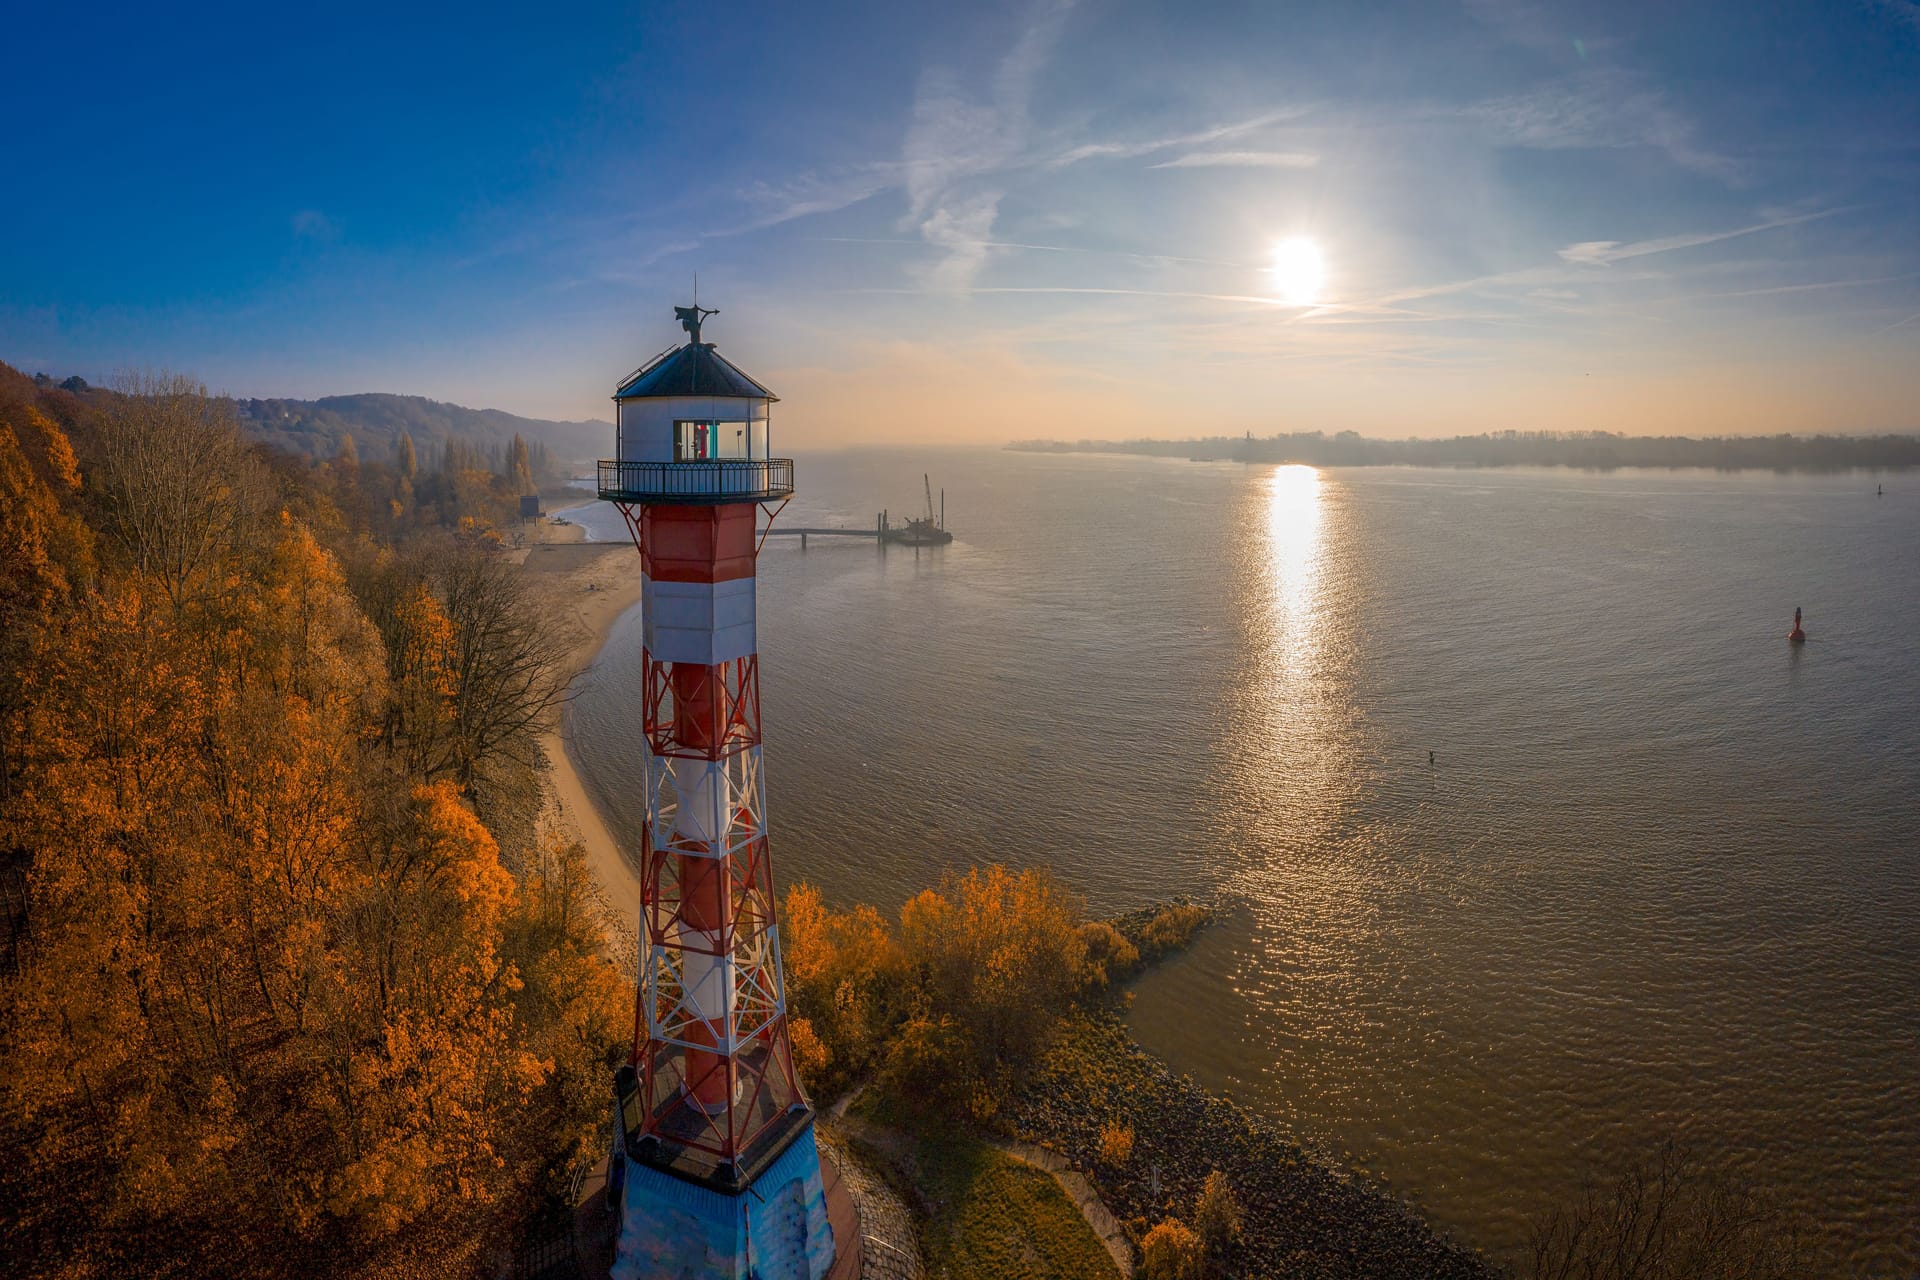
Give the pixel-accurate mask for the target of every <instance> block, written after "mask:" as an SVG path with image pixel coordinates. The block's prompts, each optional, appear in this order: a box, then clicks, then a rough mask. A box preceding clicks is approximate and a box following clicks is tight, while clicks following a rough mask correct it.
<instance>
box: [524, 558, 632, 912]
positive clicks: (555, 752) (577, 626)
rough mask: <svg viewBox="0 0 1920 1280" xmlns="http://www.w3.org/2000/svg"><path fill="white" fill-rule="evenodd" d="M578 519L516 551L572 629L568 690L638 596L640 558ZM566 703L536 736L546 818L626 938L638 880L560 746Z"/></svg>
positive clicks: (587, 675) (588, 674)
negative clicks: (589, 537) (573, 840)
mask: <svg viewBox="0 0 1920 1280" xmlns="http://www.w3.org/2000/svg"><path fill="white" fill-rule="evenodd" d="M584 537H585V531H584V530H582V529H581V528H580V527H579V526H578V525H573V524H556V523H553V522H551V521H542V522H541V523H540V524H538V525H536V526H534V527H533V528H532V529H531V530H529V531H528V541H529V543H530V545H528V546H526V547H524V548H520V549H516V550H515V551H514V552H512V553H511V554H513V555H514V556H516V557H518V558H519V561H520V566H521V570H522V572H524V573H525V574H527V575H528V578H529V579H530V581H531V583H532V585H533V589H534V590H535V591H536V592H538V593H539V594H540V596H541V597H542V598H543V599H544V600H545V601H547V602H548V604H549V607H550V608H551V610H552V614H553V616H555V617H556V618H562V619H564V620H565V621H566V623H567V624H568V626H569V629H570V631H571V633H572V641H573V643H572V646H571V649H570V650H569V653H568V656H567V667H568V670H569V672H570V677H571V678H570V682H569V684H568V694H569V696H571V695H573V694H577V693H578V692H579V691H580V689H581V688H582V687H584V685H585V684H586V682H589V681H591V680H592V679H593V671H594V666H595V660H596V659H597V657H598V656H599V653H600V650H601V647H602V646H603V645H605V644H606V641H607V635H608V633H609V632H611V631H612V630H613V624H614V623H615V622H616V621H618V620H619V618H620V615H621V614H623V613H625V612H626V611H627V610H628V609H631V608H632V607H633V606H634V605H636V604H638V603H639V600H640V564H639V557H638V556H637V555H636V554H635V553H634V550H633V548H632V547H631V546H630V545H628V544H626V543H614V542H585V541H582V539H583V538H584ZM567 732H568V731H567V720H566V712H565V708H564V707H562V708H561V709H560V710H559V711H558V712H556V713H555V715H554V716H553V718H552V720H551V721H550V723H549V724H548V725H547V727H546V728H545V730H544V731H543V732H542V734H541V736H540V745H541V749H542V750H543V751H544V752H545V753H546V757H547V761H548V764H549V766H550V774H549V786H548V801H549V803H550V804H551V805H552V810H551V811H550V813H549V814H548V818H549V820H550V821H552V822H553V823H555V824H556V825H557V826H558V827H559V829H561V830H562V831H565V832H567V833H569V834H571V835H574V836H577V837H578V838H579V840H580V842H581V843H582V844H583V845H584V846H585V847H586V851H587V864H588V866H589V867H591V868H592V870H593V875H594V879H595V880H596V881H597V882H598V883H599V885H600V887H601V888H602V889H604V890H605V891H606V894H607V900H608V903H609V905H610V906H611V907H612V908H613V909H614V910H615V911H616V912H617V913H618V915H619V918H620V920H621V922H622V924H623V926H624V927H625V929H626V930H627V935H628V936H629V937H630V936H632V932H633V930H634V929H635V928H636V927H637V925H638V922H639V908H640V878H639V876H638V875H636V874H635V873H634V870H633V868H632V866H631V865H630V864H629V863H628V862H627V860H626V858H625V857H623V856H622V854H621V852H620V848H619V845H618V844H617V843H615V841H614V838H613V833H612V832H611V831H610V830H609V829H608V828H607V824H606V822H605V821H604V820H603V819H602V818H601V816H600V812H599V810H598V809H597V808H596V807H595V806H594V803H593V800H592V798H591V797H590V796H589V795H588V793H587V787H586V780H585V779H584V778H583V777H582V776H581V773H580V769H579V766H578V764H577V763H576V762H575V760H574V758H573V753H572V752H571V750H569V748H568V745H567Z"/></svg>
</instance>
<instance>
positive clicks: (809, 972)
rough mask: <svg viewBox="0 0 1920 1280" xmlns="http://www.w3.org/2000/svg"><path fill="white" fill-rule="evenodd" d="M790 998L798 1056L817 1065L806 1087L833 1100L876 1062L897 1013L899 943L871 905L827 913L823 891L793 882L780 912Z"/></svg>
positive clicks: (899, 997) (900, 977)
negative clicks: (821, 1092)
mask: <svg viewBox="0 0 1920 1280" xmlns="http://www.w3.org/2000/svg"><path fill="white" fill-rule="evenodd" d="M780 944H781V954H782V958H783V959H784V961H785V966H786V980H787V999H788V1002H789V1004H790V1005H791V1007H792V1008H793V1009H794V1010H795V1012H796V1019H795V1024H794V1032H795V1042H796V1050H795V1051H796V1053H802V1051H801V1050H800V1048H799V1045H800V1044H801V1042H811V1043H809V1044H808V1047H807V1049H806V1050H805V1052H804V1053H802V1056H803V1057H805V1058H807V1059H808V1060H809V1062H810V1065H811V1067H812V1072H811V1074H809V1076H808V1084H809V1085H810V1086H812V1087H815V1088H817V1089H824V1090H826V1091H827V1092H828V1093H829V1095H831V1093H833V1092H837V1091H838V1090H839V1089H840V1088H841V1087H844V1086H845V1085H847V1084H850V1083H851V1082H852V1081H853V1080H854V1079H855V1078H857V1077H858V1076H859V1075H860V1074H861V1073H862V1072H864V1071H865V1070H867V1069H868V1068H869V1067H870V1066H871V1065H872V1064H873V1062H874V1060H875V1057H876V1055H877V1054H878V1052H879V1051H880V1049H881V1047H882V1046H883V1045H884V1043H885V1038H886V1036H887V1034H888V1033H889V1031H890V1030H891V1027H892V1023H893V1022H894V1021H895V1019H896V1018H897V1016H898V1014H899V1013H900V1008H899V1005H900V1003H901V1000H902V984H903V980H904V976H905V973H904V967H903V961H902V957H901V954H900V948H899V945H898V944H897V943H896V942H895V941H894V939H893V937H892V935H891V933H890V932H889V931H888V929H887V923H886V921H885V920H884V919H883V918H882V917H881V915H880V913H879V912H878V911H875V910H874V909H873V908H872V907H870V906H866V905H864V904H863V905H861V906H857V907H854V908H852V909H851V910H848V911H834V910H832V909H830V908H829V907H828V906H827V905H826V903H825V900H824V899H823V898H822V896H821V893H820V890H819V889H817V888H815V887H814V886H813V885H810V884H804V883H803V884H796V885H794V886H793V887H792V888H791V889H789V890H787V895H786V900H785V902H784V903H783V904H782V906H781V912H780Z"/></svg>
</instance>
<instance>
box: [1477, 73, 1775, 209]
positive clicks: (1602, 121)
mask: <svg viewBox="0 0 1920 1280" xmlns="http://www.w3.org/2000/svg"><path fill="white" fill-rule="evenodd" d="M1441 114H1454V115H1459V116H1462V117H1464V118H1466V119H1469V120H1472V121H1475V122H1476V123H1478V124H1479V125H1480V126H1481V127H1482V128H1484V129H1486V130H1487V131H1488V132H1490V133H1491V134H1492V135H1493V137H1494V140H1495V141H1496V142H1499V143H1502V144H1504V145H1507V146H1513V147H1526V148H1530V149H1533V150H1538V151H1565V150H1579V149H1586V148H1626V147H1650V148H1653V149H1654V150H1657V151H1661V152H1664V153H1665V154H1666V155H1667V157H1668V158H1669V159H1671V160H1672V161H1673V162H1674V163H1675V164H1677V165H1679V166H1680V167H1682V168H1684V169H1690V170H1692V171H1694V172H1695V173H1700V174H1704V175H1706V176H1707V177H1711V178H1716V179H1718V180H1720V181H1722V182H1725V183H1728V184H1730V185H1731V184H1737V183H1740V182H1742V181H1744V180H1745V178H1746V166H1745V165H1743V164H1741V163H1740V162H1739V161H1737V160H1735V159H1733V158H1732V157H1730V156H1726V155H1722V154H1720V153H1719V152H1716V151H1714V150H1712V149H1711V148H1710V147H1707V146H1706V145H1704V144H1703V143H1701V142H1700V141H1699V138H1698V130H1697V129H1696V128H1695V126H1694V123H1693V121H1692V120H1691V119H1690V118H1689V117H1688V116H1687V115H1686V114H1685V113H1684V112H1682V111H1681V110H1680V109H1679V108H1678V107H1676V106H1675V105H1674V104H1673V102H1672V101H1671V100H1670V99H1669V98H1668V97H1667V95H1666V94H1665V93H1663V92H1661V91H1660V90H1659V89H1656V88H1653V87H1652V86H1651V85H1649V84H1648V83H1647V82H1646V81H1645V80H1644V79H1643V78H1642V77H1640V76H1638V75H1636V74H1634V73H1632V72H1629V71H1626V70H1623V69H1621V68H1617V67H1595V68H1591V69H1588V70H1584V71H1582V72H1580V73H1578V74H1576V75H1575V76H1574V77H1572V78H1571V79H1568V80H1561V81H1555V82H1553V83H1550V84H1546V85H1542V86H1539V87H1537V88H1535V89H1532V90H1529V91H1527V92H1523V93H1515V94H1507V95H1504V96H1501V97H1498V98H1491V99H1488V100H1487V101H1485V102H1481V103H1478V104H1476V105H1474V106H1471V107H1467V108H1465V109H1464V110H1460V111H1457V112H1445V113H1441Z"/></svg>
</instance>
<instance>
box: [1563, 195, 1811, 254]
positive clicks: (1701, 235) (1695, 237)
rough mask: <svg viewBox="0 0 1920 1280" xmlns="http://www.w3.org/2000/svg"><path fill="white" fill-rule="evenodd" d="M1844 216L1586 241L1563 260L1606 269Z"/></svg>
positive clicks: (1574, 246)
mask: <svg viewBox="0 0 1920 1280" xmlns="http://www.w3.org/2000/svg"><path fill="white" fill-rule="evenodd" d="M1845 212H1846V210H1845V209H1823V210H1821V211H1820V212H1818V213H1802V214H1796V215H1794V216H1792V217H1787V218H1769V219H1768V220H1766V221H1764V222H1756V223H1754V224H1753V225H1752V226H1747V227H1735V228H1734V229H1733V230H1731V231H1701V232H1695V233H1693V234H1690V235H1678V236H1663V237H1661V238H1660V239H1657V240H1636V241H1634V242H1632V243H1631V244H1622V243H1621V242H1620V241H1618V240H1583V241H1581V242H1580V243H1579V244H1570V245H1568V246H1567V247H1566V248H1564V249H1562V250H1560V259H1561V261H1563V262H1571V263H1574V264H1575V265H1578V266H1584V267H1604V266H1608V265H1610V264H1612V263H1615V262H1620V261H1623V260H1625V259H1628V258H1644V257H1647V256H1648V255H1650V254H1655V253H1671V252H1673V251H1674V250H1676V249H1692V248H1695V247H1696V246H1699V245H1703V244H1717V243H1718V242H1720V241H1722V240H1737V239H1739V238H1740V237H1741V236H1750V235H1755V234H1757V233H1759V232H1762V231H1772V230H1773V229H1774V228H1776V227H1791V226H1795V225H1798V224H1799V223H1802V222H1814V221H1817V220H1819V219H1821V218H1831V217H1833V216H1834V215H1835V214H1837V213H1845Z"/></svg>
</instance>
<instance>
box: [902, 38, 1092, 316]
mask: <svg viewBox="0 0 1920 1280" xmlns="http://www.w3.org/2000/svg"><path fill="white" fill-rule="evenodd" d="M1072 8H1073V3H1072V0H1051V2H1050V3H1043V4H1041V5H1039V6H1037V7H1036V8H1035V9H1034V10H1033V11H1032V13H1031V15H1030V17H1029V20H1028V22H1027V24H1026V26H1025V27H1023V28H1022V30H1021V32H1020V35H1019V36H1018V38H1017V39H1015V41H1014V43H1013V47H1012V48H1011V49H1009V50H1008V51H1007V54H1006V56H1005V57H1003V58H1002V59H1001V60H1000V65H999V67H998V68H997V69H996V70H995V73H994V77H993V82H992V85H991V88H990V91H989V94H988V98H987V100H986V101H976V100H975V99H974V98H973V97H971V96H970V95H969V94H968V93H967V91H966V90H965V88H964V87H963V86H962V85H961V83H960V80H959V77H958V76H956V75H955V74H954V73H953V72H952V71H951V70H948V69H946V68H944V67H936V68H930V69H929V70H927V71H926V72H925V73H923V74H922V75H921V77H920V84H919V87H918V89H917V90H916V92H915V94H914V104H913V119H912V122H911V123H910V124H909V125H908V128H907V140H906V146H905V149H904V153H903V156H902V164H903V166H904V169H905V172H906V186H907V217H906V220H905V222H904V223H903V229H905V228H912V229H914V230H917V231H918V232H919V233H920V236H921V238H922V239H923V240H925V241H926V242H927V243H928V244H929V245H932V246H934V247H935V248H938V249H941V250H942V252H943V257H942V258H941V260H940V261H939V262H937V263H936V264H935V265H934V266H933V267H932V268H930V269H929V270H928V271H927V272H926V275H925V278H926V280H927V282H928V283H929V284H931V285H934V286H935V287H938V288H941V289H944V290H954V289H964V288H965V287H966V285H968V284H969V283H970V282H971V281H972V279H973V276H974V274H975V273H976V272H978V270H979V269H980V267H981V266H983V265H984V264H985V262H986V259H987V251H986V250H985V249H983V248H981V247H980V242H981V241H984V240H988V239H990V238H991V232H992V230H993V223H994V220H995V219H996V218H997V217H998V216H999V208H1000V199H1001V197H1002V195H1003V194H1004V192H1001V191H971V192H968V191H963V190H961V189H960V188H962V187H963V186H965V185H968V184H969V183H970V180H972V179H975V178H979V177H983V176H985V175H988V174H992V173H994V172H997V171H999V170H1001V169H1004V168H1006V167H1007V166H1008V165H1009V164H1010V163H1011V162H1012V161H1014V160H1015V159H1016V158H1017V157H1018V156H1019V155H1020V153H1021V152H1022V151H1023V150H1024V148H1025V146H1026V140H1027V130H1028V121H1027V109H1028V101H1029V99H1030V98H1031V96H1032V92H1033V82H1034V81H1035V79H1037V78H1038V76H1039V74H1040V72H1041V70H1042V69H1043V68H1044V67H1045V65H1046V61H1047V58H1048V56H1049V55H1050V54H1051V52H1052V49H1053V46H1054V44H1055V42H1056V41H1058V39H1059V37H1060V32H1061V29H1062V28H1063V27H1064V26H1065V25H1066V19H1067V15H1068V13H1069V12H1071V10H1072Z"/></svg>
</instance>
